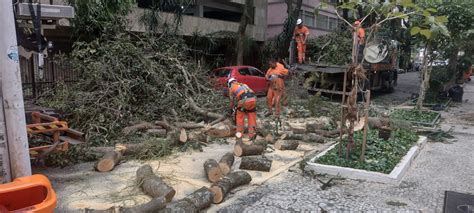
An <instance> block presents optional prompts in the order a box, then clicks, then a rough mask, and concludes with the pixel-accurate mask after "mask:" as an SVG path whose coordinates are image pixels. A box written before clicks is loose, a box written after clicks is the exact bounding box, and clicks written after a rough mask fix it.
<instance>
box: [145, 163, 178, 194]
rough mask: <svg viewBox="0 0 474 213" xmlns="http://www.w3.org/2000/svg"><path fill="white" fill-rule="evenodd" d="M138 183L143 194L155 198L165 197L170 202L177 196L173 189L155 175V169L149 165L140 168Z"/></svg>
mask: <svg viewBox="0 0 474 213" xmlns="http://www.w3.org/2000/svg"><path fill="white" fill-rule="evenodd" d="M137 182H138V184H139V185H140V187H141V189H142V190H143V192H145V194H147V195H148V196H150V197H153V198H156V197H161V196H164V197H165V198H166V201H167V202H169V201H171V200H172V199H173V197H174V195H175V194H176V191H175V190H174V189H173V188H171V187H170V186H168V184H166V183H165V182H164V181H163V180H162V179H161V178H160V177H158V176H157V175H155V173H153V169H152V168H151V166H150V165H148V164H147V165H143V166H141V167H140V168H138V170H137Z"/></svg>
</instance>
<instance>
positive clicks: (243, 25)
mask: <svg viewBox="0 0 474 213" xmlns="http://www.w3.org/2000/svg"><path fill="white" fill-rule="evenodd" d="M252 7H253V0H245V6H244V12H243V14H242V17H241V18H240V25H239V30H238V32H237V33H238V37H237V48H236V49H237V60H236V61H237V65H243V64H244V49H245V48H244V43H245V31H246V29H247V25H248V23H249V22H250V18H251V17H250V10H251V9H252Z"/></svg>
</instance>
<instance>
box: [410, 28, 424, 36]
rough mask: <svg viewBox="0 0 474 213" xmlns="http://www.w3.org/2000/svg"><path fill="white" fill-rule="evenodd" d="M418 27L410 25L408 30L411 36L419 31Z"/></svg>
mask: <svg viewBox="0 0 474 213" xmlns="http://www.w3.org/2000/svg"><path fill="white" fill-rule="evenodd" d="M420 30H421V29H420V28H419V27H412V28H411V30H410V34H411V35H412V36H413V35H416V34H418V33H420Z"/></svg>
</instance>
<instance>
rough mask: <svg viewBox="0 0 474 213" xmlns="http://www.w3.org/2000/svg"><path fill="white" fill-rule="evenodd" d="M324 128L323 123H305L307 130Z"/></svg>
mask: <svg viewBox="0 0 474 213" xmlns="http://www.w3.org/2000/svg"><path fill="white" fill-rule="evenodd" d="M322 128H324V125H322V124H318V123H307V124H306V131H307V132H315V131H316V130H319V129H322Z"/></svg>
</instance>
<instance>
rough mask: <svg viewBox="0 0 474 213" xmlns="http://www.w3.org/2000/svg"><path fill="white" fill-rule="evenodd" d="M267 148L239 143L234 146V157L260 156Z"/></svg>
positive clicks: (260, 145)
mask: <svg viewBox="0 0 474 213" xmlns="http://www.w3.org/2000/svg"><path fill="white" fill-rule="evenodd" d="M265 149H266V146H264V145H262V144H251V145H248V144H244V143H241V142H238V143H236V144H235V146H234V155H235V156H237V157H242V156H248V155H260V154H262V153H263V151H265Z"/></svg>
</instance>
